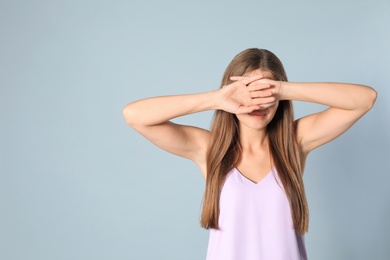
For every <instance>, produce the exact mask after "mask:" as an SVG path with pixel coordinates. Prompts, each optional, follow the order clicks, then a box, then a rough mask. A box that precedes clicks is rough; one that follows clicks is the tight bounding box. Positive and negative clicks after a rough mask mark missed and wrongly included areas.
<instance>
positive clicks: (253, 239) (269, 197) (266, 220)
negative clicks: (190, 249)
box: [207, 168, 307, 260]
mask: <svg viewBox="0 0 390 260" xmlns="http://www.w3.org/2000/svg"><path fill="white" fill-rule="evenodd" d="M219 227H220V230H215V229H211V230H210V239H209V245H208V250H207V260H262V259H263V260H297V259H303V260H305V259H307V256H306V249H305V243H304V237H303V236H300V235H299V234H297V233H296V232H295V230H294V229H293V222H292V217H291V211H290V205H289V202H288V199H287V197H286V194H285V192H284V189H283V185H282V183H281V181H280V179H279V176H278V173H277V171H276V169H275V168H273V169H272V170H271V171H270V172H269V173H268V174H267V175H266V176H265V177H264V178H263V179H262V180H261V181H260V182H258V183H254V182H252V181H251V180H249V179H247V178H246V177H245V176H243V175H242V174H241V173H240V172H239V171H238V170H237V169H236V168H233V170H231V171H230V172H229V174H228V176H227V177H226V181H225V184H224V186H223V188H222V192H221V198H220V215H219Z"/></svg>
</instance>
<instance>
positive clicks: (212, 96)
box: [123, 91, 218, 126]
mask: <svg viewBox="0 0 390 260" xmlns="http://www.w3.org/2000/svg"><path fill="white" fill-rule="evenodd" d="M216 95H217V91H212V92H206V93H199V94H186V95H176V96H162V97H153V98H147V99H143V100H139V101H136V102H133V103H130V104H128V105H127V106H126V107H125V108H124V109H123V116H124V117H125V119H126V122H127V123H128V124H129V125H132V126H137V125H142V126H151V125H158V124H161V123H164V122H167V121H169V120H171V119H173V118H176V117H179V116H184V115H188V114H192V113H197V112H201V111H206V110H211V109H218V107H217V102H216V100H217V98H216Z"/></svg>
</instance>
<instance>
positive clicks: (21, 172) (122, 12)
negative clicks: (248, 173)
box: [0, 0, 390, 260]
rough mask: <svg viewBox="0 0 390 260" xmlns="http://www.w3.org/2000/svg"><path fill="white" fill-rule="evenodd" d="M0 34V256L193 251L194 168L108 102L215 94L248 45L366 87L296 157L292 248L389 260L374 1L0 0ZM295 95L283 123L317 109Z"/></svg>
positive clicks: (384, 13)
mask: <svg viewBox="0 0 390 260" xmlns="http://www.w3.org/2000/svg"><path fill="white" fill-rule="evenodd" d="M0 35H1V41H0V88H1V89H0V119H1V122H0V123H1V125H0V259H6V260H13V259H18V260H19V259H40V260H42V259H59V260H62V259H188V260H190V259H204V258H205V254H206V248H207V240H208V232H207V231H205V230H203V229H201V228H200V226H199V216H200V210H201V207H200V205H201V200H202V193H203V189H204V180H203V179H202V177H201V174H200V172H199V170H198V169H197V168H196V166H195V165H194V164H193V163H192V162H190V161H187V160H185V159H181V158H178V157H175V156H173V155H170V154H167V153H165V152H163V151H161V150H159V149H158V148H156V147H154V146H153V145H151V144H150V143H148V142H147V141H146V140H145V139H143V138H142V137H141V136H139V135H138V134H137V133H135V131H133V130H132V129H130V128H129V127H128V126H127V125H126V124H125V122H124V120H123V118H122V115H121V110H122V108H123V107H124V106H125V105H126V104H127V103H128V102H131V101H134V100H137V99H141V98H145V97H149V96H157V95H167V94H179V93H195V92H203V91H209V90H213V89H216V88H218V86H219V81H220V78H221V76H222V73H223V71H224V69H225V67H226V66H227V64H228V63H229V61H230V60H231V59H232V58H233V56H234V55H235V54H236V53H238V52H239V51H241V50H243V49H246V48H248V47H260V48H266V49H270V50H271V51H273V52H274V53H276V54H277V55H278V56H279V57H280V59H281V60H282V61H283V62H284V65H285V67H286V70H287V73H288V75H289V79H290V81H340V82H353V83H361V84H367V85H370V86H372V87H374V88H375V89H376V90H377V91H378V93H379V98H378V100H377V103H376V105H375V107H374V108H373V109H372V110H371V111H370V112H369V113H368V114H367V115H366V116H365V117H364V118H363V119H361V120H360V121H359V122H358V123H357V124H356V125H355V126H354V127H353V128H352V129H351V130H350V131H349V132H347V133H346V134H344V135H343V136H342V137H340V138H339V139H337V140H336V141H334V142H332V143H330V144H328V145H326V146H324V147H321V148H319V149H318V150H316V151H314V152H313V153H312V154H311V155H310V156H309V161H308V164H307V167H306V173H305V183H306V190H307V196H308V199H309V204H310V210H311V214H310V216H311V222H310V231H309V233H308V235H307V236H306V243H307V250H308V254H309V257H310V259H324V260H325V259H326V260H327V259H362V260H363V259H389V257H390V244H389V241H390V235H389V233H390V225H389V213H390V190H389V187H388V183H389V181H390V174H389V173H390V171H389V166H388V163H389V159H390V156H389V145H390V134H389V125H390V123H389V112H390V109H389V101H390V99H389V98H390V91H389V87H390V73H389V68H390V52H389V46H390V2H389V1H388V0H374V1H372V0H362V1H352V0H350V1H346V0H342V1H340V0H337V1H336V0H331V1H309V0H301V1H249V0H244V1H180V0H175V1H150V0H149V1H96V0H95V1H92V0H90V1H86V0H78V1H76V0H70V1H64V0H57V1H54V0H53V1H49V0H37V1H10V0H8V1H5V0H3V1H0ZM295 105H296V115H297V117H299V116H302V115H305V114H308V113H312V112H316V111H318V110H319V109H322V107H321V106H318V105H312V104H305V103H296V104H295ZM211 116H212V112H204V113H200V114H198V115H192V116H188V117H185V118H179V119H177V120H176V121H177V122H182V123H188V124H194V125H197V126H201V127H205V128H208V127H209V124H210V120H211Z"/></svg>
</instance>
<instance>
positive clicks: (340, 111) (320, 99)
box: [276, 82, 377, 154]
mask: <svg viewBox="0 0 390 260" xmlns="http://www.w3.org/2000/svg"><path fill="white" fill-rule="evenodd" d="M276 89H278V88H276ZM277 92H278V94H277V95H278V97H279V99H280V100H283V99H286V100H300V101H306V102H313V103H318V104H323V105H326V106H329V108H328V109H326V110H324V111H322V112H319V113H316V114H312V115H308V116H305V117H303V118H300V119H299V120H297V122H296V123H297V135H298V142H299V143H300V145H301V147H302V150H303V152H304V153H305V154H308V153H309V152H310V151H312V150H313V149H315V148H317V147H319V146H321V145H323V144H325V143H327V142H329V141H331V140H333V139H335V138H336V137H338V136H339V135H341V134H342V133H344V132H345V131H346V130H348V129H349V128H350V127H351V126H352V125H353V124H354V123H355V122H356V121H357V120H358V119H359V118H361V117H362V116H363V115H364V114H365V113H366V112H367V111H369V110H370V109H371V108H372V106H373V105H374V102H375V100H376V97H377V93H376V92H375V90H373V89H372V88H370V87H367V86H363V85H356V84H345V83H293V82H281V84H280V87H279V89H278V91H277Z"/></svg>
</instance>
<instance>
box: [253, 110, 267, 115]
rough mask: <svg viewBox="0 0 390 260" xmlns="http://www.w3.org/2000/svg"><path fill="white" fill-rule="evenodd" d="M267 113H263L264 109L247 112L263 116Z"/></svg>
mask: <svg viewBox="0 0 390 260" xmlns="http://www.w3.org/2000/svg"><path fill="white" fill-rule="evenodd" d="M266 114H267V113H265V112H264V111H258V110H255V111H253V112H251V113H249V115H251V116H265V115H266Z"/></svg>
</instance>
